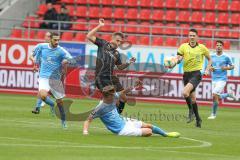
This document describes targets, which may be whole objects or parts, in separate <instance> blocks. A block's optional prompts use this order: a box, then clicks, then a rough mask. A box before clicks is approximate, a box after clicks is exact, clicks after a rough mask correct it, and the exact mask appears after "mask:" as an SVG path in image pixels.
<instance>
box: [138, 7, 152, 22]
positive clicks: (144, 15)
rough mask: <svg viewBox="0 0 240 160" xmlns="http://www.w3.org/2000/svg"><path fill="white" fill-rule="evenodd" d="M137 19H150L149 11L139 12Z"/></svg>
mask: <svg viewBox="0 0 240 160" xmlns="http://www.w3.org/2000/svg"><path fill="white" fill-rule="evenodd" d="M139 18H140V19H142V20H149V19H151V11H150V10H149V9H142V10H141V12H140V15H139Z"/></svg>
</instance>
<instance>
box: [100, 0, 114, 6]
mask: <svg viewBox="0 0 240 160" xmlns="http://www.w3.org/2000/svg"><path fill="white" fill-rule="evenodd" d="M112 2H113V1H112V0H102V5H105V6H112Z"/></svg>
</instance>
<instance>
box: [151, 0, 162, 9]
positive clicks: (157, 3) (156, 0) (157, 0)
mask: <svg viewBox="0 0 240 160" xmlns="http://www.w3.org/2000/svg"><path fill="white" fill-rule="evenodd" d="M164 2H165V0H153V1H152V6H153V7H154V8H163V7H164Z"/></svg>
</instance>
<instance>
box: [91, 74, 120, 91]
mask: <svg viewBox="0 0 240 160" xmlns="http://www.w3.org/2000/svg"><path fill="white" fill-rule="evenodd" d="M95 84H96V87H97V88H98V89H99V90H100V91H102V89H103V88H104V87H105V86H108V85H114V87H115V89H116V91H117V92H119V91H122V90H123V89H124V88H123V87H122V84H121V83H120V81H119V78H118V77H117V76H112V77H109V76H107V77H106V76H105V77H98V78H96V80H95Z"/></svg>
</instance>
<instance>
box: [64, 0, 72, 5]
mask: <svg viewBox="0 0 240 160" xmlns="http://www.w3.org/2000/svg"><path fill="white" fill-rule="evenodd" d="M61 2H62V3H66V4H74V3H75V0H61Z"/></svg>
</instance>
